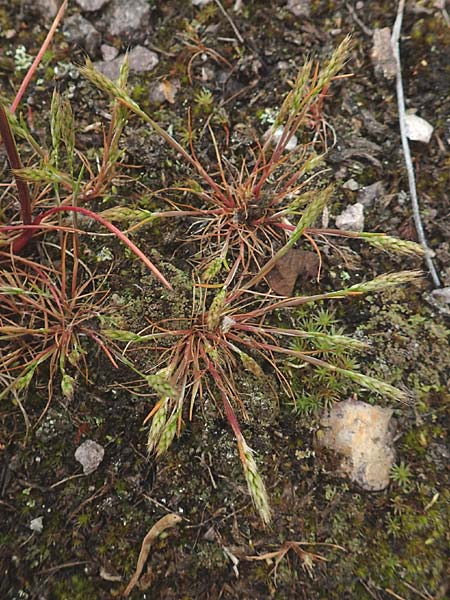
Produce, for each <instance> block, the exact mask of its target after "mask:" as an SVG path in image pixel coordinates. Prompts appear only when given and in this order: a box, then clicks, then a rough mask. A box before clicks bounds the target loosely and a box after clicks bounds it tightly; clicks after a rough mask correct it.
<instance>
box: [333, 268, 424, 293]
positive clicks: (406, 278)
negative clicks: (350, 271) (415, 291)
mask: <svg viewBox="0 0 450 600" xmlns="http://www.w3.org/2000/svg"><path fill="white" fill-rule="evenodd" d="M422 275H423V274H422V271H399V272H398V273H386V274H384V275H379V276H378V277H375V278H374V279H371V280H370V281H366V282H364V283H357V284H356V285H352V286H351V287H348V288H345V290H342V291H343V292H345V293H346V294H355V293H356V294H358V293H359V294H367V293H369V292H379V291H381V290H385V289H387V288H390V287H397V286H398V285H404V284H405V283H411V282H412V281H417V280H418V279H421V277H422ZM337 294H339V292H337Z"/></svg>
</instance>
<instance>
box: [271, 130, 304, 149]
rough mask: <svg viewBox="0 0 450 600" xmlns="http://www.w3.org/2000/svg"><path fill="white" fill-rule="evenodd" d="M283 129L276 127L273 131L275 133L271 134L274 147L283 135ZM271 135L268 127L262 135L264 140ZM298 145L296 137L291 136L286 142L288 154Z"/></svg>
mask: <svg viewBox="0 0 450 600" xmlns="http://www.w3.org/2000/svg"><path fill="white" fill-rule="evenodd" d="M283 131H284V129H283V127H277V129H275V131H274V132H273V134H272V144H273V145H274V146H276V145H277V144H278V142H279V141H280V138H281V136H282V135H283ZM271 133H272V127H270V128H269V129H268V130H267V131H266V133H265V134H264V139H265V140H266V139H268V137H269V135H270V134H271ZM297 144H298V140H297V136H296V135H293V136H292V137H291V139H290V140H289V141H288V143H287V145H286V150H287V152H290V151H291V150H294V148H296V147H297Z"/></svg>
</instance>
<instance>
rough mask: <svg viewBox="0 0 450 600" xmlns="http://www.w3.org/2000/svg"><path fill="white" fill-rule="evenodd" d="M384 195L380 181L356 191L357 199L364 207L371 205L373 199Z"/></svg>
mask: <svg viewBox="0 0 450 600" xmlns="http://www.w3.org/2000/svg"><path fill="white" fill-rule="evenodd" d="M383 196H384V186H383V182H382V181H376V182H375V183H372V184H370V185H367V186H366V187H363V188H362V189H361V190H359V192H358V196H357V200H358V202H359V204H362V205H363V206H364V207H365V208H370V207H371V206H373V204H374V202H375V200H378V199H379V198H382V197H383Z"/></svg>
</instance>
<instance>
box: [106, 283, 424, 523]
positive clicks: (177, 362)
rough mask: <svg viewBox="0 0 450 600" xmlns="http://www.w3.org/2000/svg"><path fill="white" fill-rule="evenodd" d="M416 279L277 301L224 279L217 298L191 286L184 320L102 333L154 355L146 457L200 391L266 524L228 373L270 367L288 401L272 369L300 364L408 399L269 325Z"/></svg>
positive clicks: (353, 343)
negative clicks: (278, 317) (233, 446)
mask: <svg viewBox="0 0 450 600" xmlns="http://www.w3.org/2000/svg"><path fill="white" fill-rule="evenodd" d="M419 275H420V273H419V272H417V271H405V272H400V273H394V274H387V275H381V276H379V277H376V278H375V279H373V280H371V281H367V282H365V283H361V284H357V285H353V286H350V287H348V288H344V289H341V290H337V291H332V292H328V293H321V294H315V295H312V296H296V297H292V298H283V299H281V298H279V297H274V296H273V295H271V294H269V293H262V292H256V291H254V290H253V289H245V285H243V284H240V282H234V284H233V285H230V283H231V281H232V279H233V274H231V273H230V275H229V277H228V280H227V281H225V283H224V285H223V286H219V288H220V289H219V290H218V291H217V286H216V285H213V286H210V285H206V284H204V283H201V282H197V283H196V284H195V285H194V287H193V303H192V311H191V314H190V315H189V316H186V317H185V318H176V319H175V318H173V319H165V320H164V321H161V322H158V323H151V324H150V325H149V327H148V328H146V329H145V330H143V331H141V332H140V333H139V334H130V333H129V332H120V331H118V330H116V331H115V332H105V334H106V335H108V336H109V337H110V338H111V339H116V340H118V341H119V340H120V341H125V342H130V343H132V344H138V346H135V348H137V347H139V344H149V349H150V350H152V351H154V352H156V353H157V356H158V361H157V365H156V366H155V371H156V372H155V373H154V375H153V378H154V381H153V387H154V388H156V385H155V380H157V379H158V378H159V382H160V386H161V395H160V398H159V399H158V401H157V402H156V404H155V405H154V407H153V408H152V410H151V411H150V412H149V414H148V415H147V417H146V419H145V423H147V422H148V421H150V419H151V426H150V429H149V434H148V450H149V452H153V451H154V452H156V454H157V455H161V454H162V453H164V452H165V451H166V450H167V449H168V448H169V446H170V444H171V443H172V441H173V439H174V437H175V435H176V434H180V431H181V428H182V425H183V419H185V418H188V419H189V420H190V419H192V417H193V412H194V406H195V403H196V401H201V400H202V398H203V396H204V394H205V392H207V393H208V397H209V398H212V399H214V400H215V401H216V403H217V406H218V408H219V410H221V411H222V412H223V414H224V415H225V416H226V418H227V420H228V422H229V424H230V427H231V429H232V431H233V433H234V435H235V438H236V441H237V445H238V450H239V456H240V459H241V461H242V465H243V470H244V474H245V478H246V481H247V486H248V489H249V492H250V495H251V497H252V499H253V502H254V505H255V507H256V509H257V511H258V513H259V514H260V516H261V519H262V520H263V522H264V523H265V524H267V523H269V522H270V507H269V502H268V496H267V493H266V490H265V486H264V483H263V480H262V478H261V476H260V475H259V473H258V470H257V465H256V461H255V458H254V455H253V452H252V450H251V449H250V447H249V446H248V444H247V442H246V440H245V438H244V436H243V433H242V431H241V427H240V425H239V421H238V417H237V412H240V413H241V414H242V415H243V416H244V418H245V419H246V418H248V417H247V409H248V410H249V411H251V407H247V406H245V404H244V401H243V399H242V397H241V394H240V392H239V389H238V388H239V385H238V383H237V380H236V377H235V373H237V372H239V365H240V366H241V368H242V369H244V370H245V371H248V372H249V373H251V374H252V375H253V376H255V377H256V378H258V379H261V380H262V381H263V382H264V380H265V376H264V370H263V368H262V366H261V364H265V365H270V367H271V368H272V369H273V370H274V372H275V373H276V375H277V377H278V379H279V381H280V383H281V385H282V386H283V388H284V389H285V391H286V392H287V394H289V395H290V396H291V397H293V396H294V394H293V392H292V389H291V385H290V381H289V380H288V378H287V377H286V375H285V374H284V372H283V370H282V369H281V368H280V366H279V359H280V358H288V359H290V360H301V361H303V362H304V363H306V364H311V365H313V366H315V367H318V368H321V369H325V370H328V371H330V372H333V373H338V374H339V375H341V376H345V377H347V378H349V379H350V380H351V381H353V382H355V383H356V384H357V385H359V386H361V387H362V388H365V389H368V390H371V391H373V392H376V393H379V394H382V395H384V396H386V397H389V398H392V399H395V400H400V401H402V400H405V399H406V397H407V396H406V394H405V393H404V392H402V391H401V390H399V389H397V388H394V387H393V386H391V385H389V384H387V383H384V382H382V381H379V380H377V379H374V378H372V377H369V376H367V375H363V374H361V373H358V372H356V371H353V370H350V369H346V368H343V367H341V366H337V365H335V364H333V363H331V362H327V361H326V360H324V359H323V358H318V357H317V356H316V355H315V352H314V351H309V350H298V349H296V348H295V346H293V345H292V343H291V342H292V340H302V339H308V340H309V339H316V340H317V339H318V338H319V339H320V340H321V341H322V342H323V339H324V336H325V335H327V334H323V333H321V332H313V331H311V330H308V329H307V328H305V329H300V328H298V329H290V328H288V327H284V326H275V325H272V324H271V317H272V316H273V315H274V313H275V312H277V311H289V310H293V309H298V307H300V306H303V305H305V304H307V303H312V302H316V301H322V300H330V299H333V298H344V297H348V296H357V295H361V294H364V293H368V292H376V291H379V290H383V289H386V288H389V287H393V286H394V287H397V286H399V285H401V284H404V283H407V282H410V281H412V280H414V279H415V278H417V277H418V276H419ZM228 286H230V287H228ZM327 339H328V348H327V349H325V348H324V347H323V348H322V351H321V354H322V355H324V354H326V353H327V351H329V352H330V353H332V352H333V349H334V348H336V347H341V346H343V345H346V346H347V347H351V348H353V349H355V350H356V349H358V350H361V349H364V347H365V346H366V344H364V343H363V342H361V341H359V340H355V339H352V338H350V337H347V336H344V335H341V334H335V335H332V334H330V335H328V338H327ZM322 346H324V344H322ZM139 352H141V350H139ZM143 377H145V376H143ZM186 404H187V405H188V408H187V407H186V406H185V405H186Z"/></svg>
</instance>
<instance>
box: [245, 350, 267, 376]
mask: <svg viewBox="0 0 450 600" xmlns="http://www.w3.org/2000/svg"><path fill="white" fill-rule="evenodd" d="M239 358H240V359H241V362H242V364H243V365H244V369H245V370H246V371H249V372H250V373H252V374H253V375H254V376H255V377H258V379H263V378H264V371H263V370H262V369H261V367H260V366H259V365H258V363H257V362H256V360H255V359H254V358H252V357H251V356H249V355H248V354H246V353H245V352H242V351H241V352H240V353H239Z"/></svg>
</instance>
